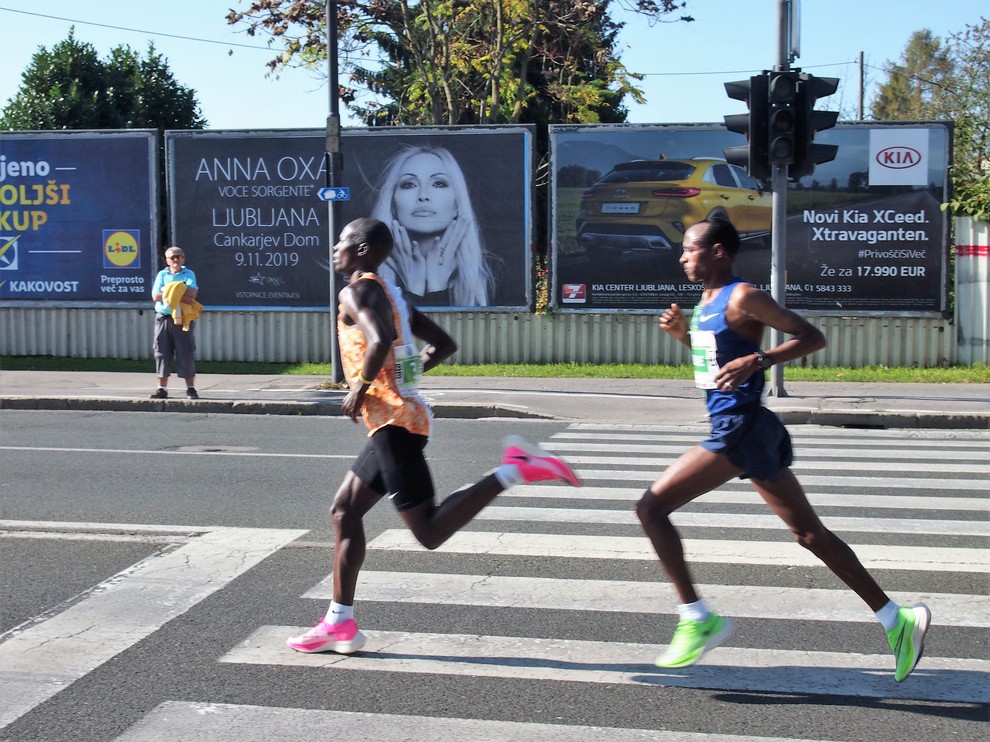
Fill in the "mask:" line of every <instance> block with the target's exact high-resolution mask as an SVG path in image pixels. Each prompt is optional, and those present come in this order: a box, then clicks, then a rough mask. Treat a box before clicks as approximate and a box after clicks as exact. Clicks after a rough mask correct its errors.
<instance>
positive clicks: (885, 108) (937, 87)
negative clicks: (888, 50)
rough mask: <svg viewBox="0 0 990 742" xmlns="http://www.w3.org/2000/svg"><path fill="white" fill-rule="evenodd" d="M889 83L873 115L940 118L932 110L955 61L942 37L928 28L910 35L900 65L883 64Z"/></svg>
mask: <svg viewBox="0 0 990 742" xmlns="http://www.w3.org/2000/svg"><path fill="white" fill-rule="evenodd" d="M884 71H885V72H886V74H887V82H885V83H884V84H883V85H881V86H880V89H879V90H878V91H877V95H876V97H875V98H874V99H873V103H872V105H871V106H870V108H871V112H872V114H873V118H874V119H877V120H879V121H884V120H914V121H917V120H922V119H930V118H937V116H933V113H934V112H936V111H938V110H939V109H940V108H941V101H942V97H943V94H944V92H945V90H946V85H947V84H949V79H950V78H951V76H952V61H951V60H950V58H949V53H948V51H947V50H946V49H945V48H944V47H943V45H942V41H941V39H939V38H938V37H937V36H934V35H933V34H932V32H931V31H930V30H928V29H927V28H924V29H921V30H920V31H915V32H914V33H913V34H911V38H910V39H909V40H908V43H907V46H906V47H905V49H904V53H903V54H902V55H901V64H897V63H894V62H887V64H885V65H884Z"/></svg>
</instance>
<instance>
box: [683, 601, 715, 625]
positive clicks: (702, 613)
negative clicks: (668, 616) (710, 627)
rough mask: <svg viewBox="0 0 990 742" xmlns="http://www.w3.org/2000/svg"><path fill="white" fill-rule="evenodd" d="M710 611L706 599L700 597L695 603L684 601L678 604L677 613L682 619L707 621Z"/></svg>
mask: <svg viewBox="0 0 990 742" xmlns="http://www.w3.org/2000/svg"><path fill="white" fill-rule="evenodd" d="M709 613H710V611H709V610H708V606H707V605H705V599H704V598H699V599H698V600H696V601H695V602H693V603H684V604H681V605H678V606H677V615H678V616H680V617H681V618H682V619H687V620H690V621H707V620H708V615H709Z"/></svg>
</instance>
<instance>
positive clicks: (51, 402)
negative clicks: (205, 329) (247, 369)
mask: <svg viewBox="0 0 990 742" xmlns="http://www.w3.org/2000/svg"><path fill="white" fill-rule="evenodd" d="M431 407H432V408H433V415H434V417H436V418H448V419H464V420H479V419H483V418H490V417H499V418H516V419H520V418H525V419H535V420H557V419H559V418H558V417H557V416H555V415H546V414H543V413H539V412H532V411H530V410H523V409H519V408H516V407H509V406H504V405H498V404H470V403H466V404H464V403H441V404H432V405H431ZM0 410H55V411H60V410H85V411H88V412H94V411H96V412H99V411H103V412H198V413H200V414H204V413H206V414H210V413H212V414H244V415H322V416H328V417H336V416H342V415H343V414H344V413H343V411H342V410H341V406H340V402H279V401H271V400H269V401H251V400H215V399H196V400H194V399H182V398H179V399H106V398H88V399H87V398H69V397H0Z"/></svg>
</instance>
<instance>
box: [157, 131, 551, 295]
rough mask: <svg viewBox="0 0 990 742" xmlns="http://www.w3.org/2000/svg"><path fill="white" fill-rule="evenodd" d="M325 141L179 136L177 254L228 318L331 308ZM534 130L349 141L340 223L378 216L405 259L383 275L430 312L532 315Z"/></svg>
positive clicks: (391, 263)
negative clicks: (323, 194)
mask: <svg viewBox="0 0 990 742" xmlns="http://www.w3.org/2000/svg"><path fill="white" fill-rule="evenodd" d="M325 146H326V134H325V132H322V131H319V132H317V131H290V132H285V131H282V132H238V131H227V132H169V133H168V134H167V148H168V175H169V186H170V188H169V193H170V196H171V199H170V203H171V219H172V221H171V223H172V234H173V241H174V242H175V244H178V245H181V246H182V247H183V249H185V250H186V251H187V253H188V254H189V255H190V262H191V263H194V264H195V267H196V272H197V276H199V277H200V282H201V284H202V285H203V287H204V288H203V292H202V293H203V295H204V302H206V301H207V300H209V302H210V305H211V306H214V307H251V308H278V307H283V308H323V307H327V306H330V305H332V304H333V300H332V299H331V278H332V277H331V275H330V270H331V268H330V261H329V256H330V250H331V247H332V244H333V242H332V240H335V239H336V235H333V236H331V235H330V233H329V231H330V227H329V211H328V207H327V205H326V204H325V203H323V202H322V201H320V200H319V198H318V193H319V191H320V189H321V188H323V187H325V186H326V185H328V183H327V171H326V162H325V157H324V149H325ZM532 149H533V137H532V131H531V129H529V128H528V127H522V126H511V127H458V128H443V127H439V128H418V127H417V128H409V129H404V128H389V129H366V130H365V129H362V130H345V131H344V132H343V133H342V143H341V154H342V162H343V167H342V170H341V171H340V172H338V173H337V174H336V181H337V182H336V183H335V184H334V185H336V186H338V187H342V188H347V189H348V190H349V196H350V197H349V199H348V200H346V201H342V202H339V203H338V206H339V216H340V223H339V224H338V225H335V226H336V231H337V232H339V231H340V229H341V228H342V227H343V225H344V224H346V223H347V222H349V221H351V220H353V219H356V218H358V217H364V216H373V217H376V218H378V219H381V220H382V221H383V222H385V223H386V224H388V226H389V227H390V229H391V230H392V234H393V237H394V239H395V249H394V251H393V254H392V256H391V257H390V259H389V260H388V262H387V263H386V264H385V265H384V266H383V267H382V274H383V275H384V276H385V277H386V278H387V279H388V280H390V281H392V282H394V283H395V284H396V285H398V286H400V287H401V288H402V289H403V291H404V292H405V293H406V294H407V295H408V296H409V297H410V298H411V299H412V301H413V302H414V303H416V304H417V306H420V307H422V308H428V309H431V310H443V309H465V308H467V309H486V308H490V309H501V310H505V309H514V310H525V309H528V308H529V307H530V306H531V303H532V280H531V275H532V270H531V265H532V255H531V245H532V239H533V238H532V229H533V228H532Z"/></svg>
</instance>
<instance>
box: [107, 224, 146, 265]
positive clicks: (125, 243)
mask: <svg viewBox="0 0 990 742" xmlns="http://www.w3.org/2000/svg"><path fill="white" fill-rule="evenodd" d="M140 237H141V233H140V231H139V230H137V229H104V230H103V267H104V268H140V267H141V243H140Z"/></svg>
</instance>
